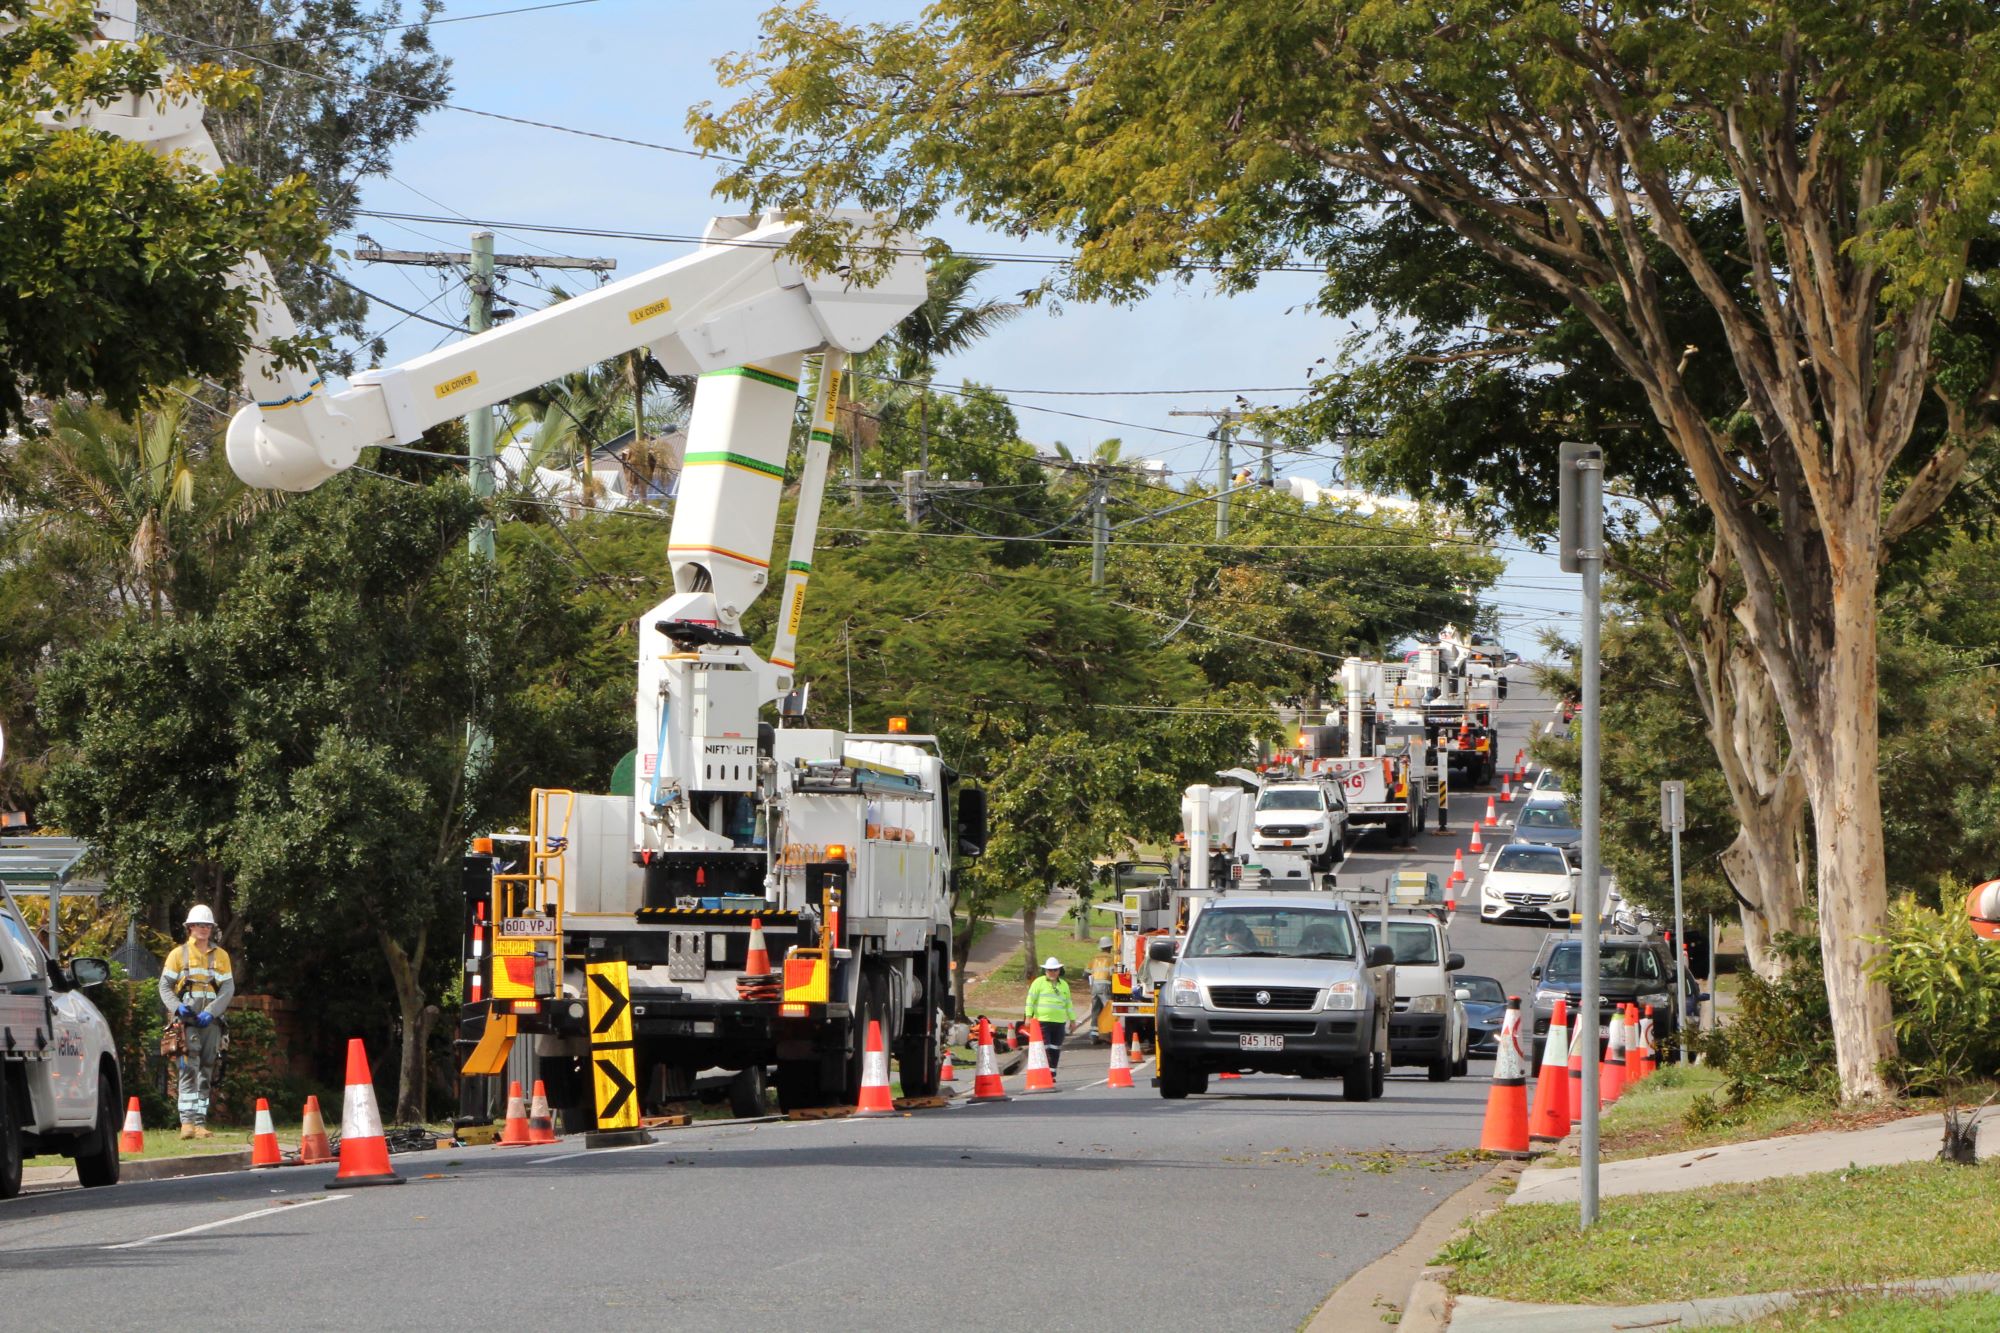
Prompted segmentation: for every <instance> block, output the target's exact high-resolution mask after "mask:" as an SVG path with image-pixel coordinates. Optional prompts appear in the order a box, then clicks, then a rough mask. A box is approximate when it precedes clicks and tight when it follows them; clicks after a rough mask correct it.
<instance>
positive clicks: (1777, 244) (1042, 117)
mask: <svg viewBox="0 0 2000 1333" xmlns="http://www.w3.org/2000/svg"><path fill="white" fill-rule="evenodd" d="M1997 28H2000V24H1997V23H1996V19H1995V17H1994V16H1993V14H1992V13H1991V11H1990V9H1989V8H1988V7H1987V6H1984V5H1980V4H1973V3H1944V4H1933V5H1928V6H1923V7H1920V8H1919V9H1916V10H1911V9H1909V8H1908V7H1907V6H1896V5H1889V4H1883V3H1869V4H1863V5H1860V6H1858V7H1857V6H1852V5H1850V6H1843V7H1838V8H1829V7H1827V6H1824V5H1821V4H1816V3H1797V2H1796V0H1742V2H1741V3H1736V4H1730V5H1724V6H1722V7H1720V8H1717V7H1714V6H1708V7H1704V8H1703V9H1701V10H1700V11H1698V12H1696V11H1681V10H1655V9H1653V8H1649V7H1645V6H1631V5H1610V6H1597V7H1586V8H1582V9H1578V8H1576V7H1575V6H1571V5H1566V4H1562V3H1560V2H1559V0H1531V2H1530V3H1528V4H1526V5H1520V4H1515V5H1492V4H1476V3H1469V2H1468V3H1456V4H1444V5H1430V6H1415V7H1412V6H1382V5H1375V4H1368V3H1362V2H1361V0H1329V2H1328V3H1325V4H1318V5H1309V6H1304V7H1301V6H1299V5H1296V4H1283V3H1275V2H1273V0H1258V2H1256V3H1247V4H1245V3H1239V4H1231V5H1196V6H1187V7H1182V8H1178V9H1174V10H1170V11H1159V12H1156V11H1153V10H1140V9H1135V8H1132V7H1119V6H1111V7H1094V8H1079V7H1077V6H1075V5H1071V4H1065V3H1059V2H1058V0H1035V2H1028V3H1020V4H1015V5H1009V6H1005V7H1001V8H995V7H993V6H990V5H983V4H977V3H972V0H945V2H944V3H940V4H937V5H933V6H932V7H930V8H929V9H928V10H926V11H925V14H924V16H923V17H922V18H921V19H919V20H916V21H914V22H911V23H902V24H878V25H867V26H853V25H846V24H842V23H839V22H837V21H835V20H832V19H830V18H828V17H827V16H826V15H825V14H824V13H823V12H822V11H821V10H820V9H819V8H818V7H817V6H816V5H812V4H801V5H798V6H795V7H792V8H790V9H781V10H777V11H774V12H773V13H772V14H771V15H770V16H768V17H767V20H766V29H765V38H764V41H763V43H762V45H761V46H760V47H759V49H758V50H757V51H756V52H754V53H752V54H750V55H748V56H744V57H738V58H733V59H730V60H725V61H724V62H722V65H721V69H722V75H723V78H724V81H725V83H727V84H735V85H738V86H747V87H748V89H749V91H748V92H747V93H746V94H745V96H744V97H743V98H742V99H741V100H740V101H738V102H737V103H736V104H735V105H734V106H732V107H729V108H727V109H726V110H724V111H722V112H720V113H709V112H707V111H705V110H698V111H697V112H696V113H695V115H694V116H693V118H692V119H693V124H694V126H695V129H696V132H697V135H698V137H699V138H700V141H701V142H702V143H703V144H704V145H705V146H709V147H715V148H722V149H727V150H733V151H736V152H738V153H739V154H741V155H742V156H743V157H744V159H745V160H744V164H743V165H742V166H741V167H739V168H737V169H736V170H735V171H734V172H732V173H731V174H730V175H729V176H728V177H726V178H725V180H724V189H725V190H726V191H729V192H731V193H733V194H736V195H739V196H742V197H745V198H749V199H752V200H754V201H756V202H758V203H760V204H779V205H785V206H791V207H800V208H804V209H807V210H811V211H815V212H818V211H820V210H822V209H824V207H825V206H826V205H828V204H829V203H832V202H834V201H842V202H846V201H858V202H860V203H862V204H864V205H866V206H870V207H876V208H889V209H893V210H896V211H897V212H898V213H899V215H900V216H901V218H902V219H903V220H904V221H905V223H906V224H907V225H916V226H922V225H924V224H925V222H926V221H928V219H929V218H930V217H932V216H934V215H935V214H936V213H937V212H938V211H939V210H940V209H942V208H943V207H946V206H948V205H954V204H955V205H956V206H957V207H958V208H959V210H960V211H961V212H962V213H963V214H965V215H966V216H967V217H968V218H970V219H971V220H973V221H975V222H984V223H989V224H993V225H998V226H1001V227H1003V228H1010V229H1013V230H1016V231H1026V230H1028V229H1030V228H1033V229H1036V230H1039V231H1041V232H1044V233H1047V234H1052V235H1055V236H1057V237H1059V238H1061V239H1062V240H1064V241H1067V242H1070V243H1071V244H1072V245H1073V247H1074V249H1075V261H1074V263H1073V264H1072V265H1071V266H1069V267H1068V268H1066V269H1064V270H1062V271H1060V272H1058V273H1057V274H1055V275H1053V276H1052V277H1051V278H1050V279H1049V283H1050V285H1051V287H1052V288H1053V289H1055V290H1058V291H1061V292H1065V293H1069V294H1074V295H1079V296H1084V297H1089V296H1095V295H1113V296H1118V295H1129V294H1133V293H1136V292H1137V291H1139V290H1141V289H1143V287H1144V286H1145V285H1146V284H1147V283H1148V282H1150V281H1151V280H1153V279H1154V278H1155V277H1157V276H1158V275H1160V274H1162V273H1176V272H1177V273H1187V272H1189V271H1190V270H1191V269H1192V268H1193V266H1195V265H1197V264H1214V265H1216V266H1219V269H1220V271H1221V274H1222V280H1223V282H1224V283H1225V285H1238V286H1240V285H1247V284H1248V283H1250V282H1252V281H1254V280H1255V276H1256V270H1257V268H1258V267H1259V266H1261V265H1265V264H1268V263H1271V262H1273V261H1275V260H1278V259H1281V258H1289V257H1291V256H1292V255H1293V254H1295V253H1297V252H1299V251H1303V252H1305V253H1306V254H1308V255H1311V256H1313V257H1315V258H1320V259H1324V260H1325V261H1326V262H1328V263H1329V264H1330V265H1332V266H1335V267H1337V266H1338V265H1339V264H1340V259H1341V255H1340V247H1339V240H1338V238H1339V236H1340V235H1341V233H1342V231H1343V228H1344V225H1345V224H1346V223H1347V222H1348V221H1349V220H1351V219H1352V218H1354V217H1356V216H1357V215H1365V214H1366V213H1368V212H1369V211H1371V210H1373V209H1377V208H1381V207H1384V206H1387V205H1390V204H1391V203H1402V204H1406V205H1407V206H1409V207H1410V208H1412V209H1414V210H1416V211H1418V212H1420V213H1422V214H1424V215H1425V216H1427V217H1428V218H1430V219H1432V220H1433V221H1435V222H1436V223H1438V224H1440V225H1441V226H1442V227H1444V228H1447V229H1449V230H1450V231H1451V232H1453V233H1455V234H1457V235H1458V236H1461V237H1463V238H1464V239H1465V240H1467V241H1469V242H1470V243H1472V244H1473V245H1475V246H1477V247H1478V248H1479V250H1480V251H1481V252H1482V253H1484V254H1485V255H1487V256H1488V257H1489V258H1490V259H1491V260H1492V261H1493V262H1494V263H1496V264H1498V265H1501V266H1503V267H1505V268H1507V269H1509V270H1510V271H1512V272H1513V273H1514V274H1517V275H1519V276H1520V277H1521V278H1523V279H1526V280H1528V281H1530V282H1532V283H1534V284H1536V285H1537V286H1538V287H1539V288H1540V289H1542V290H1543V291H1545V292H1547V293H1549V294H1551V295H1553V296H1554V297H1556V298H1558V299H1560V300H1561V301H1562V302H1564V303H1565V304H1567V305H1568V306H1569V307H1571V308H1572V309H1573V310H1574V311H1575V312H1576V313H1577V315H1578V316H1579V317H1580V318H1581V319H1582V320H1583V322H1584V323H1585V324H1586V325H1587V326H1588V329H1589V331H1590V336H1591V337H1593V338H1594V339H1596V340H1598V341H1600V342H1601V343H1602V344H1603V346H1604V347H1605V349H1606V350H1607V351H1608V352H1609V354H1610V356H1611V357H1612V359H1613V361H1614V362H1615V364H1616V365H1617V367H1618V371H1619V373H1620V374H1621V375H1622V376H1623V377H1624V378H1625V379H1626V380H1628V381H1629V382H1630V383H1631V384H1632V385H1633V386H1635V387H1636V388H1637V390H1638V391H1639V394H1640V396H1641V397H1642V398H1643V400H1644V402H1645V405H1646V414H1647V416H1649V417H1650V418H1651V419H1652V421H1653V422H1654V423H1655V425H1656V426H1657V428H1658V430H1659V431H1660V433H1661V434H1662V435H1663V436H1664V438H1665V439H1666V441H1667V442H1668V443H1669V444H1670V445H1671V447H1672V448H1673V450H1674V452H1675V454H1676V455H1678V456H1679V458H1680V459H1681V461H1682V462H1683V464H1684V465H1685V466H1686V467H1687V469H1688V471H1689V474H1690V476H1691V478H1692V481H1693V484H1694V487H1695V489H1696V491H1697V492H1698V494H1699V495H1700V498H1701V501H1702V503H1703V504H1704V505H1705V506H1706V508H1707V509H1708V511H1709V513H1710V514H1711V515H1712V517H1713V520H1714V523H1715V528H1716V532H1717V535H1718V538H1719V540H1720V541H1721V543H1722V544H1723V546H1724V547H1725V548H1726V551H1727V554H1728V557H1729V559H1730V560H1731V562H1733V564H1734V566H1735V569H1736V576H1737V577H1739V578H1741V579H1742V580H1743V586H1744V595H1743V600H1742V602H1741V604H1740V605H1741V608H1742V620H1743V624H1744V634H1745V639H1746V642H1747V644H1748V645H1749V647H1750V649H1751V650H1752V651H1753V652H1754V653H1755V654H1756V655H1757V658H1758V659H1759V660H1760V661H1761V662H1762V664H1763V666H1764V667H1765V670H1766V673H1767V674H1768V676H1769V679H1770V682H1771V685H1772V688H1773V691H1774V693H1775V695H1776V698H1777V701H1778V705H1779V707H1780V709H1781V711H1782V714H1783V716H1784V720H1785V723H1786V728H1787V732H1788V735H1789V738H1790V743H1791V745H1792V746H1793V748H1794V750H1795V752H1796V754H1797V755H1798V760H1799V767H1800V772H1801V774H1802V777H1803V780H1804V784H1805V787H1806V791H1807V796H1808V799H1809V801H1810V802H1811V805H1812V807H1813V809H1814V811H1815V814H1816V816H1817V817H1816V818H1815V819H1814V821H1813V829H1814V836H1815V839H1816V844H1817V846H1816V851H1817V856H1816V858H1815V859H1816V867H1817V877H1818V886H1819V909H1820V910H1819V921H1820V930H1821V934H1822V942H1823V945H1824V953H1825V959H1826V980H1827V986H1828V989H1829V994H1830V996H1831V999H1832V1008H1833V1012H1834V1021H1835V1035H1836V1047H1837V1050H1838V1056H1839V1074H1840V1082H1841V1087H1842V1090H1843V1093H1844V1094H1845V1095H1847V1096H1849V1097H1861V1096H1872V1095H1876V1094H1879V1093H1882V1092H1884V1091H1886V1088H1887V1081H1886V1079H1885V1076H1884V1075H1883V1073H1882V1067H1883V1064H1884V1061H1885V1060H1886V1059H1887V1058H1888V1057H1889V1056H1890V1055H1891V1054H1892V1053H1893V1051H1894V1045H1895V1039H1894V1032H1893V1030H1892V1027H1891V1023H1890V1008H1889V995H1888V990H1887V987H1886V986H1885V985H1883V984H1882V983H1881V982H1880V981H1879V980H1878V979H1875V978H1874V977H1872V976H1871V964H1872V962H1873V960H1874V958H1875V957H1876V956H1877V955H1878V954H1879V953H1880V951H1881V947H1882V946H1881V945H1880V944H1879V943H1877V942H1874V941H1878V940H1879V938H1880V935H1881V931H1882V928H1883V924H1884V921H1885V916H1886V903H1887V897H1886V889H1885V862H1884V852H1883V845H1882V818H1881V788H1880V779H1879V773H1878V760H1879V754H1880V738H1879V731H1878V728H1877V724H1876V707H1877V697H1878V689H1879V679H1878V667H1877V641H1878V634H1877V628H1878V626H1877V605H1876V597H1877V592H1878V583H1879V579H1880V572H1881V564H1882V559H1883V555H1884V552H1885V550H1886V548H1887V547H1888V546H1889V545H1890V544H1892V543H1894V542H1895V541H1896V540H1897V539H1898V538H1900V537H1902V536H1904V535H1905V534H1907V533H1909V532H1911V531H1912V530H1914V529H1915V528H1916V527H1917V526H1918V525H1920V524H1921V523H1922V522H1924V521H1925V520H1926V519H1927V518H1929V517H1930V516H1931V515H1932V514H1933V513H1934V512H1935V511H1936V509H1937V508H1938V506H1939V505H1940V504H1941V503H1942V502H1943V501H1944V500H1945V498H1947V497H1948V495H1949V494H1950V492H1951V490H1952V488H1953V487H1954V486H1955V485H1956V483H1957V481H1958V479H1959V477H1960V476H1961V474H1962V472H1963V470H1964V467H1965V464H1966V461H1967V459H1968V457H1969V455H1970V453H1971V451H1972V450H1973V448H1974V447H1976V445H1977V444H1978V443H1980V442H1981V441H1982V440H1983V439H1984V438H1985V436H1986V435H1987V433H1988V431H1989V429H1990V426H1989V423H1988V421H1987V420H1986V419H1985V416H1984V413H1985V411H1986V407H1985V405H1984V403H1983V400H1982V397H1981V395H1982V392H1983V389H1984V386H1985V385H1986V384H1988V383H1989V382H1990V381H1991V379H1992V377H1993V362H1992V360H1991V358H1990V357H1987V356H1984V355H1983V351H1982V349H1980V348H1978V347H1977V346H1976V345H1975V346H1971V347H1968V346H1967V345H1966V344H1965V343H1964V342H1963V341H1962V335H1961V334H1960V332H1959V330H1958V329H1957V328H1956V326H1955V318H1956V316H1957V315H1958V314H1959V313H1960V306H1961V301H1962V298H1963V295H1964V293H1965V291H1966V288H1967V285H1968V284H1967V279H1968V277H1970V278H1972V279H1973V280H1974V281H1975V282H1976V281H1977V279H1978V276H1979V275H1978V274H1977V273H1974V272H1972V271H1971V270H1970V266H1969V263H1968V260H1969V257H1970V253H1971V248H1972V243H1973V242H1974V241H1975V240H1976V239H1978V238H1979V237H1981V236H1982V235H1984V234H1985V233H1986V232H1987V231H1988V229H1989V219H1990V216H1991V214H1992V205H1993V203H1994V198H1995V194H1996V191H2000V174H1996V173H1995V172H1994V171H1993V170H1992V169H1991V165H1992V158H1993V155H1994V154H1995V152H1996V151H2000V135H1996V134H1995V128H1996V126H1995V111H1996V109H2000V108H1996V105H1995V101H1994V99H1993V98H1992V96H1991V95H1990V92H1989V90H1990V89H1991V88H1993V87H1994V86H1995V82H1996V81H1995V79H1994V77H1993V75H1994V70H1993V68H1992V65H1991V62H1992V59H1993V54H1992V53H1993V51H1994V49H1995V43H1994V40H1993V39H1994V37H1995V35H1996V29H1997ZM1718 201H1726V202H1727V203H1728V204H1729V205H1730V206H1731V207H1733V208H1735V209H1736V210H1737V211H1738V212H1739V213H1740V215H1741V217H1742V218H1743V232H1742V241H1743V245H1742V249H1741V252H1740V254H1738V255H1736V256H1734V259H1735V262H1734V263H1733V264H1731V265H1721V264H1718V263H1716V262H1715V261H1714V258H1713V256H1711V254H1710V253H1709V252H1708V249H1707V247H1706V245H1705V238H1704V236H1703V234H1702V231H1701V221H1702V219H1703V218H1704V217H1705V216H1706V215H1707V212H1708V210H1710V209H1712V208H1713V207H1715V206H1716V204H1717V202H1718ZM853 239H854V237H853V233H852V232H851V231H849V232H846V233H845V234H843V231H842V229H841V227H840V226H839V225H837V224H829V225H827V226H823V227H821V228H818V229H816V230H815V232H814V233H813V234H811V235H808V236H807V237H805V238H802V240H801V244H800V248H801V250H802V251H804V252H805V253H806V254H808V255H809V256H810V257H812V258H813V259H815V260H816V261H819V262H832V261H833V260H834V259H835V258H836V256H837V252H838V251H839V250H840V249H841V248H842V246H843V243H844V242H851V241H852V240H853ZM877 262H879V260H878V261H877ZM1668 275H1671V276H1668ZM1335 276H1336V277H1337V276H1338V275H1335ZM1348 280H1349V281H1365V275H1348ZM1677 293H1680V294H1691V296H1692V298H1693V299H1694V300H1696V301H1697V302H1699V305H1700V307H1701V308H1702V309H1703V310H1704V311H1705V314H1706V317H1707V318H1709V319H1711V320H1712V321H1713V322H1714V324H1715V326H1716V327H1717V328H1719V330H1720V334H1721V336H1720V338H1719V339H1717V340H1716V341H1713V342H1709V343H1703V344H1689V343H1684V342H1681V341H1679V340H1678V339H1676V338H1675V337H1674V336H1673V335H1674V331H1675V328H1676V325H1677V322H1678V315H1679V312H1678V311H1677V310H1676V309H1675V308H1673V306H1672V305H1671V304H1670V300H1669V298H1670V297H1671V296H1673V295H1675V294H1677ZM1717 362H1720V363H1722V364H1723V365H1724V366H1726V367H1727V373H1728V374H1729V375H1731V376H1732V377H1733V379H1734V380H1735V381H1736V385H1737V391H1738V397H1737V399H1736V401H1738V402H1740V403H1741V404H1742V409H1741V411H1740V413H1738V414H1736V415H1734V416H1732V417H1731V418H1728V419H1719V418H1717V417H1715V416H1714V415H1712V414H1711V413H1710V412H1708V411H1707V410H1705V409H1706V406H1707V404H1706V403H1705V401H1704V399H1703V396H1702V395H1701V394H1700V393H1699V392H1698V391H1697V390H1696V388H1695V387H1694V385H1693V384H1692V382H1691V379H1690V376H1689V373H1688V372H1689V367H1690V366H1691V365H1697V366H1699V367H1701V369H1698V370H1697V371H1696V372H1695V373H1696V375H1697V376H1700V375H1705V374H1707V373H1709V372H1708V371H1707V369H1706V367H1707V366H1709V365H1711V364H1714V363H1717ZM1933 391H1936V392H1937V394H1938V396H1939V397H1940V398H1941V399H1942V403H1941V406H1942V407H1943V408H1944V410H1945V412H1946V416H1947V425H1946V429H1945V430H1944V431H1943V432H1942V433H1941V434H1940V435H1938V436H1934V437H1931V438H1929V439H1924V440H1919V441H1918V442H1917V444H1916V445H1915V447H1914V448H1913V443H1912V442H1913V438H1914V432H1915V428H1916V425H1917V420H1918V417H1919V415H1920V412H1921V409H1922V408H1923V406H1924V404H1925V401H1926V397H1927V395H1929V394H1931V393H1932V392H1933Z"/></svg>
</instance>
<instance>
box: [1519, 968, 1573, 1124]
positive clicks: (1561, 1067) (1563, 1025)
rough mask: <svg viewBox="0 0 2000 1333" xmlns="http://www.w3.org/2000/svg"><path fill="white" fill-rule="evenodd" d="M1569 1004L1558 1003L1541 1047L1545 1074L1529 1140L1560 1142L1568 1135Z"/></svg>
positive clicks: (1537, 1092) (1537, 1085)
mask: <svg viewBox="0 0 2000 1333" xmlns="http://www.w3.org/2000/svg"><path fill="white" fill-rule="evenodd" d="M1569 1124H1570V1121H1569V1001H1567V1000H1557V1001H1556V1011H1555V1013H1553V1014H1551V1015H1550V1016H1549V1035H1548V1039H1547V1040H1546V1041H1545V1042H1543V1044H1542V1072H1541V1076H1540V1078H1539V1079H1537V1081H1536V1083H1535V1112H1534V1114H1533V1115H1531V1116H1529V1117H1528V1137H1529V1138H1531V1139H1559V1138H1561V1137H1563V1136H1564V1135H1565V1134H1567V1133H1569Z"/></svg>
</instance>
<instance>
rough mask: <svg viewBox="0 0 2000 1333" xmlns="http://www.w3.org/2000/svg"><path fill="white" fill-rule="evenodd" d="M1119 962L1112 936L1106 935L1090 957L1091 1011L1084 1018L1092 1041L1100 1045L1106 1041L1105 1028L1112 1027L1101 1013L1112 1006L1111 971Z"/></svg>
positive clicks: (1084, 1023)
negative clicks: (1115, 955) (1113, 949)
mask: <svg viewBox="0 0 2000 1333" xmlns="http://www.w3.org/2000/svg"><path fill="white" fill-rule="evenodd" d="M1117 962H1118V960H1117V959H1116V958H1114V957H1112V954H1111V937H1110V936H1109V935H1106V936H1105V937H1104V938H1103V939H1100V940H1099V941H1098V942H1097V952H1096V953H1095V954H1094V955H1092V956H1091V959H1090V1013H1089V1015H1088V1016H1087V1017H1086V1018H1085V1019H1084V1020H1083V1026H1084V1027H1085V1028H1086V1029H1088V1030H1089V1032H1090V1039H1091V1041H1092V1042H1094V1043H1096V1044H1098V1045H1102V1044H1103V1043H1104V1030H1105V1029H1107V1028H1109V1027H1110V1020H1109V1019H1105V1018H1101V1017H1100V1015H1102V1014H1103V1013H1104V1011H1105V1010H1106V1009H1109V1008H1110V1007H1111V973H1112V971H1113V970H1114V968H1115V967H1116V965H1117Z"/></svg>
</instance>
